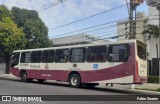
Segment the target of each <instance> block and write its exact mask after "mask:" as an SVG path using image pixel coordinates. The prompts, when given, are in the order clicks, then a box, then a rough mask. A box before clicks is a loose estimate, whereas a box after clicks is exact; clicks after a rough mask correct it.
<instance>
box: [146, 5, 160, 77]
mask: <svg viewBox="0 0 160 104" xmlns="http://www.w3.org/2000/svg"><path fill="white" fill-rule="evenodd" d="M148 13H149V14H148V24H153V25H159V19H158V18H159V16H158V15H159V13H158V10H157V9H156V7H150V6H149V7H148ZM156 43H157V44H158V47H159V48H158V49H159V50H158V53H159V51H160V44H159V39H157V40H156V39H155V38H152V37H151V39H150V40H149V41H148V50H149V56H148V62H149V66H150V69H152V70H150V71H149V73H150V74H151V75H158V74H159V70H158V69H159V61H158V59H157V52H156Z"/></svg>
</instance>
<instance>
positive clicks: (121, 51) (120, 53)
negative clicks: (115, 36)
mask: <svg viewBox="0 0 160 104" xmlns="http://www.w3.org/2000/svg"><path fill="white" fill-rule="evenodd" d="M128 57H129V45H128V44H121V45H110V46H109V61H111V62H124V61H127V59H128Z"/></svg>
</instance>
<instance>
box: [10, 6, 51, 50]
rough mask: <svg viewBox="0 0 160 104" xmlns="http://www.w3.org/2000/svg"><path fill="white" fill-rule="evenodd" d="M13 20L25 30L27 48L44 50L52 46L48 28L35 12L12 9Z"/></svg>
mask: <svg viewBox="0 0 160 104" xmlns="http://www.w3.org/2000/svg"><path fill="white" fill-rule="evenodd" d="M12 13H13V20H14V22H15V23H16V24H17V26H18V27H21V28H23V32H24V33H25V36H26V38H27V41H28V42H27V45H26V48H44V47H49V46H52V42H51V41H50V40H49V39H48V28H47V27H46V26H45V24H44V22H43V21H42V20H41V19H40V18H39V15H38V12H36V11H34V10H27V9H20V8H17V7H13V8H12Z"/></svg>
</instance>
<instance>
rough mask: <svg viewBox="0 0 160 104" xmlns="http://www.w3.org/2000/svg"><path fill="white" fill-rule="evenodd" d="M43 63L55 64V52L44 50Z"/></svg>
mask: <svg viewBox="0 0 160 104" xmlns="http://www.w3.org/2000/svg"><path fill="white" fill-rule="evenodd" d="M42 62H43V63H51V62H54V50H44V51H43V54H42Z"/></svg>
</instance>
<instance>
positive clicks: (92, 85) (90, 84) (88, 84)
mask: <svg viewBox="0 0 160 104" xmlns="http://www.w3.org/2000/svg"><path fill="white" fill-rule="evenodd" d="M96 85H97V84H96V83H83V84H82V86H83V87H85V88H94V87H95V86H96Z"/></svg>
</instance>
